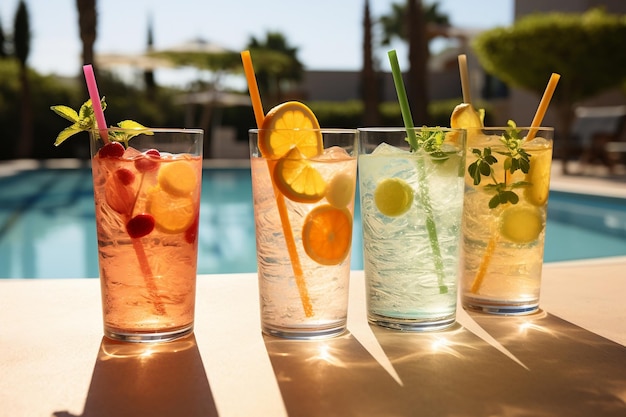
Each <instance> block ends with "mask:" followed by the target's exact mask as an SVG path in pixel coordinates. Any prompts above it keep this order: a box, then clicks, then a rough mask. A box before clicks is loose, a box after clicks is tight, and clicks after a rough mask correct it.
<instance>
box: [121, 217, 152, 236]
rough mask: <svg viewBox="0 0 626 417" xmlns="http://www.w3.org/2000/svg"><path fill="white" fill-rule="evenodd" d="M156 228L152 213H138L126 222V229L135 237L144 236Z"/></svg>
mask: <svg viewBox="0 0 626 417" xmlns="http://www.w3.org/2000/svg"><path fill="white" fill-rule="evenodd" d="M152 230H154V217H152V215H150V214H146V213H142V214H138V215H136V216H135V217H133V218H132V219H130V220H129V221H128V223H126V231H127V232H128V235H129V236H130V237H132V238H133V239H139V238H140V237H144V236H146V235H147V234H149V233H150V232H152Z"/></svg>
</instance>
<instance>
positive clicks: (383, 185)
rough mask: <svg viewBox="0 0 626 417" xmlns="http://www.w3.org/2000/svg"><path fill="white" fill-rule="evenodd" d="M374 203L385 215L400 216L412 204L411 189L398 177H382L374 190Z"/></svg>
mask: <svg viewBox="0 0 626 417" xmlns="http://www.w3.org/2000/svg"><path fill="white" fill-rule="evenodd" d="M374 203H375V204H376V207H377V208H378V211H380V212H381V213H382V214H384V215H385V216H389V217H397V216H400V215H402V214H404V213H406V212H407V210H408V209H409V208H410V207H411V204H413V189H412V188H411V187H410V186H409V184H407V183H406V182H405V181H404V180H401V179H400V178H387V179H384V180H382V181H381V182H379V183H378V185H377V186H376V190H374Z"/></svg>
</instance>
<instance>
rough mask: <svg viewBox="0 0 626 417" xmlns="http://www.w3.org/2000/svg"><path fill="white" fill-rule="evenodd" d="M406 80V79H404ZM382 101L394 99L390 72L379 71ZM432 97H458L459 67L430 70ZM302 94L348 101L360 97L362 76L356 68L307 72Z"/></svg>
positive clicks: (459, 83)
mask: <svg viewBox="0 0 626 417" xmlns="http://www.w3.org/2000/svg"><path fill="white" fill-rule="evenodd" d="M405 82H406V80H405ZM379 87H380V94H381V98H382V101H397V100H398V96H397V95H396V89H395V86H394V83H393V77H392V75H391V73H390V72H382V73H381V74H380V85H379ZM428 87H429V91H428V95H429V98H430V99H431V100H445V99H454V98H460V97H461V96H462V94H461V80H460V77H459V72H458V69H456V68H455V69H445V70H442V71H437V72H431V73H430V75H429V79H428ZM299 90H300V91H302V96H303V98H304V99H305V100H310V101H347V100H358V99H359V98H360V97H361V77H360V72H358V71H306V72H305V73H304V77H303V80H302V82H301V84H300V86H299Z"/></svg>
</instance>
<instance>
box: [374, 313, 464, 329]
mask: <svg viewBox="0 0 626 417" xmlns="http://www.w3.org/2000/svg"><path fill="white" fill-rule="evenodd" d="M367 321H368V322H370V323H371V324H375V325H377V326H380V327H386V328H388V329H393V330H402V331H405V332H433V331H438V330H444V329H447V328H449V327H451V326H452V325H453V324H454V323H455V322H456V314H453V315H452V316H448V317H438V318H434V319H400V318H397V317H388V316H382V315H379V314H373V313H369V314H368V315H367Z"/></svg>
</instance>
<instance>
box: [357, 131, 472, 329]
mask: <svg viewBox="0 0 626 417" xmlns="http://www.w3.org/2000/svg"><path fill="white" fill-rule="evenodd" d="M411 133H412V135H414V136H415V138H416V140H417V143H418V145H419V147H418V148H417V150H411V146H410V144H409V141H408V140H407V138H408V135H407V130H406V129H405V128H367V129H359V191H360V194H361V216H362V220H363V257H364V270H365V279H366V289H367V317H368V320H369V321H370V323H373V324H377V325H380V326H384V327H389V328H393V329H399V330H408V331H423V330H438V329H444V328H446V327H449V326H451V325H452V324H453V323H454V322H455V317H456V303H457V282H458V281H457V279H458V270H459V251H460V239H461V212H462V209H463V184H464V182H463V172H464V168H465V131H464V130H460V129H441V128H419V129H414V130H413V131H412V132H411ZM414 149H415V147H414Z"/></svg>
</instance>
